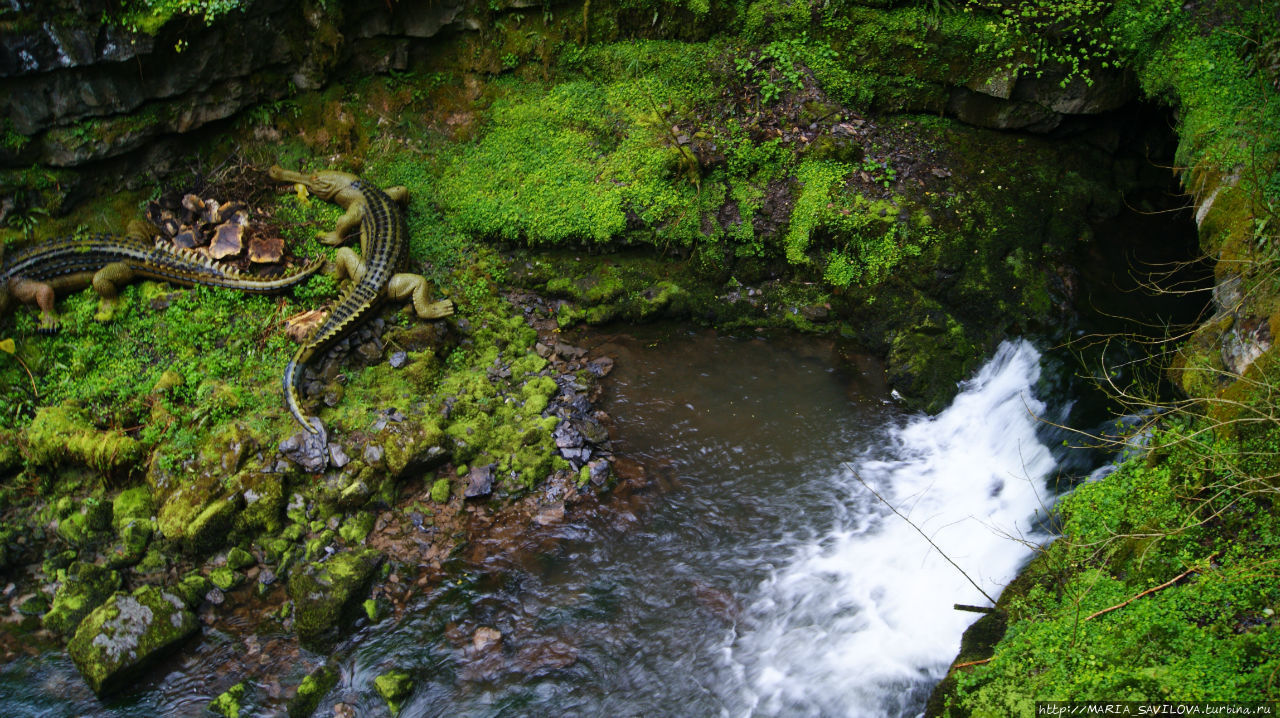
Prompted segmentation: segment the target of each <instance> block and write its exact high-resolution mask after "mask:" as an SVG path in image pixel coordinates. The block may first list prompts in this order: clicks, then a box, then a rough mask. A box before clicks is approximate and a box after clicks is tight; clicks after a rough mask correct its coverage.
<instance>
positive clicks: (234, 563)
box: [227, 546, 258, 571]
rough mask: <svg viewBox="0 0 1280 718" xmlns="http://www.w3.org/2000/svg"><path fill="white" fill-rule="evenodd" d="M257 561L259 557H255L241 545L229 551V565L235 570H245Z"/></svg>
mask: <svg viewBox="0 0 1280 718" xmlns="http://www.w3.org/2000/svg"><path fill="white" fill-rule="evenodd" d="M257 562H258V559H256V558H254V557H253V554H251V553H249V552H248V551H245V550H244V549H242V548H240V547H239V546H234V547H232V549H231V550H230V551H228V552H227V567H228V568H231V569H233V570H235V571H243V570H245V569H246V568H249V567H250V566H252V565H254V564H256V563H257Z"/></svg>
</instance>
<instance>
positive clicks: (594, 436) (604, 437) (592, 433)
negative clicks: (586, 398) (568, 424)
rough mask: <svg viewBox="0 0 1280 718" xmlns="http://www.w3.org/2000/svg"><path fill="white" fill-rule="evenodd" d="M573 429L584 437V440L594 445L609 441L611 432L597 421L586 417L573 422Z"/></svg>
mask: <svg viewBox="0 0 1280 718" xmlns="http://www.w3.org/2000/svg"><path fill="white" fill-rule="evenodd" d="M573 428H574V429H576V430H577V431H578V433H579V434H581V435H582V437H583V438H584V439H586V440H587V441H589V442H591V443H592V444H603V443H605V442H607V441H608V440H609V430H608V429H606V428H604V425H603V424H601V423H600V422H598V421H596V420H595V419H593V418H591V417H589V416H584V417H582V418H579V419H575V420H574V421H573Z"/></svg>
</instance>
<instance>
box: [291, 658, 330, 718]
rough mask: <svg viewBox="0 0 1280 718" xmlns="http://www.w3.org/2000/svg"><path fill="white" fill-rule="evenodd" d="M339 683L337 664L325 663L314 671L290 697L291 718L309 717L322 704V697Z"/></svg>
mask: <svg viewBox="0 0 1280 718" xmlns="http://www.w3.org/2000/svg"><path fill="white" fill-rule="evenodd" d="M337 683H338V669H337V667H336V666H333V665H330V664H327V663H326V664H325V665H322V666H320V667H319V668H317V669H315V670H314V671H312V672H311V673H310V674H308V675H307V677H306V678H303V679H302V682H301V683H299V684H298V690H297V692H296V693H295V694H294V696H293V698H291V699H289V718H309V717H310V716H311V714H313V713H315V710H316V707H317V706H318V705H320V699H321V698H324V694H326V693H328V692H329V691H330V690H331V689H332V688H333V687H334V686H335V685H337Z"/></svg>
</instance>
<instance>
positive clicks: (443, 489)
mask: <svg viewBox="0 0 1280 718" xmlns="http://www.w3.org/2000/svg"><path fill="white" fill-rule="evenodd" d="M449 491H450V486H449V479H448V478H439V479H436V481H435V483H434V484H432V485H431V500H432V501H434V502H436V503H437V504H445V503H448V502H449Z"/></svg>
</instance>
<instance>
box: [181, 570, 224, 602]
mask: <svg viewBox="0 0 1280 718" xmlns="http://www.w3.org/2000/svg"><path fill="white" fill-rule="evenodd" d="M214 590H217V589H215V588H214V587H213V584H212V583H210V582H209V579H207V578H205V577H204V576H201V575H200V574H198V573H194V572H193V573H191V574H189V575H187V576H184V577H183V579H182V580H181V581H179V582H178V585H177V586H176V587H175V591H176V592H177V593H178V594H179V595H180V596H181V597H182V600H183V601H186V603H187V606H188V607H190V608H195V607H197V606H199V605H200V602H201V601H203V600H205V597H206V596H207V595H208V594H209V592H210V591H214ZM218 594H219V596H221V594H222V592H221V591H218Z"/></svg>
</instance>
